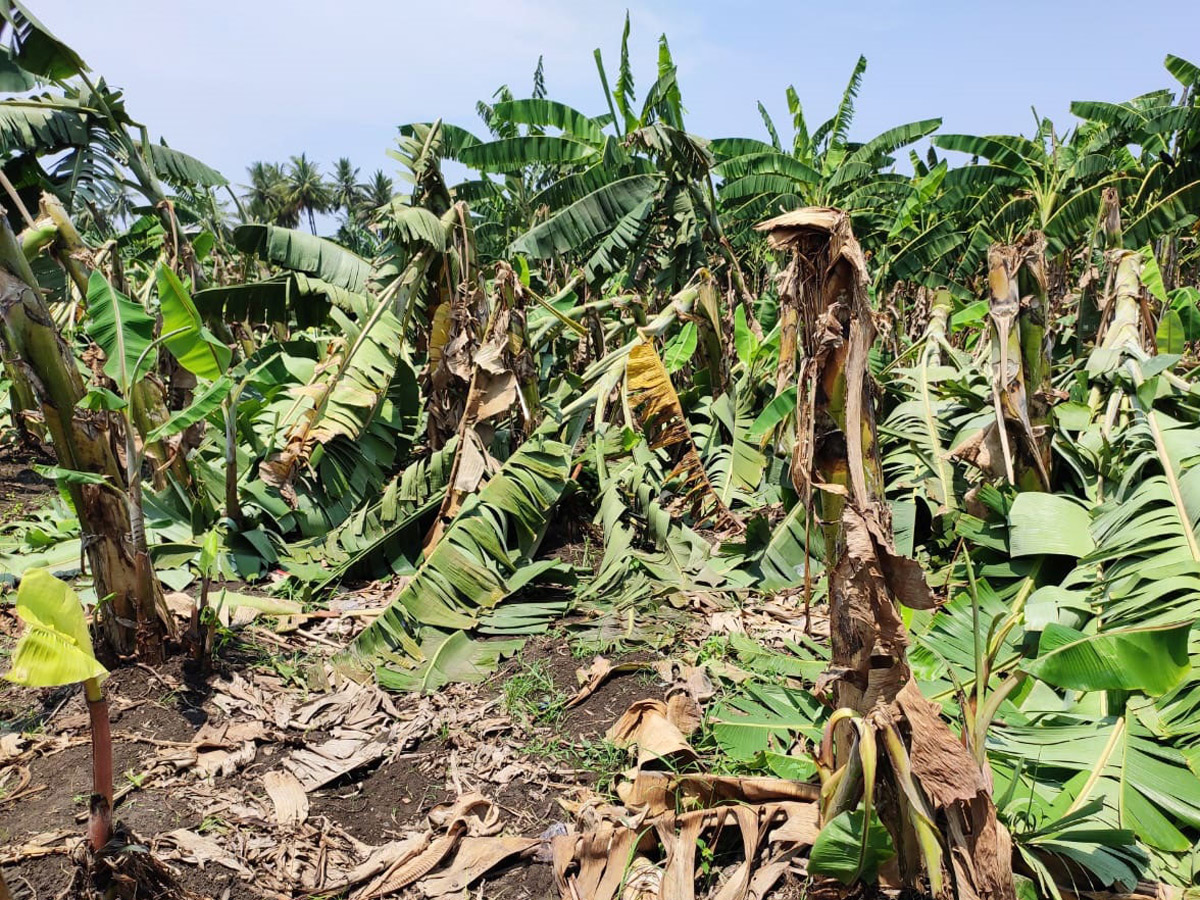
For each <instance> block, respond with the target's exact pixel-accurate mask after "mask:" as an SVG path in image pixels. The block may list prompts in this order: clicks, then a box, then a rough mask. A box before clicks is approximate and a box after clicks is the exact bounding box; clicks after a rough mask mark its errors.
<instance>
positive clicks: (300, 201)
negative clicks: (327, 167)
mask: <svg viewBox="0 0 1200 900" xmlns="http://www.w3.org/2000/svg"><path fill="white" fill-rule="evenodd" d="M284 183H285V190H284V197H285V199H286V203H287V207H288V208H290V209H295V211H296V214H297V215H299V216H302V217H305V218H307V219H308V228H309V231H311V232H312V233H313V234H316V233H317V213H325V212H329V211H330V210H331V209H333V208H334V193H333V190H332V189H331V188H330V185H329V183H328V182H326V181H325V178H324V177H323V176H322V175H321V169H320V167H319V166H318V165H317V164H316V163H314V162H313V161H312V160H310V159H309V158H308V157H307V156H306V155H305V154H303V153H301V154H300V155H299V156H293V157H292V160H291V162H290V163H289V164H288V166H287V168H286V170H285V172H284Z"/></svg>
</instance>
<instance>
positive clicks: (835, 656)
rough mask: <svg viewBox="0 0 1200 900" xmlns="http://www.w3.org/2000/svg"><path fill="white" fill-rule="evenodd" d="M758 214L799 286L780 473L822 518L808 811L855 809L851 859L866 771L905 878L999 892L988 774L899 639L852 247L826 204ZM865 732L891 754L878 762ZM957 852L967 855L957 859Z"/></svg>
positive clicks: (910, 580)
mask: <svg viewBox="0 0 1200 900" xmlns="http://www.w3.org/2000/svg"><path fill="white" fill-rule="evenodd" d="M758 227H759V228H760V229H761V230H763V231H765V232H766V233H767V234H768V236H769V239H770V240H771V242H772V245H773V246H774V247H776V248H778V249H779V250H782V251H785V252H788V253H790V254H792V256H793V262H792V266H793V268H794V270H795V271H796V272H797V276H796V277H795V278H793V279H792V280H791V282H790V283H791V284H793V285H795V287H794V288H793V289H795V290H802V291H803V302H802V305H800V304H798V308H800V309H802V310H803V315H802V317H801V320H800V327H801V329H802V331H801V337H802V343H803V347H804V350H805V358H804V361H803V364H802V366H801V369H800V371H799V373H798V376H797V389H798V393H797V397H798V400H797V415H796V419H797V433H796V440H795V447H794V450H793V455H792V470H791V474H792V479H793V481H794V484H795V488H796V491H797V493H798V494H799V495H800V497H801V499H802V501H803V502H804V503H805V504H806V505H809V508H810V509H814V510H816V511H817V512H816V514H818V515H819V517H820V521H821V522H822V523H823V526H822V527H823V531H824V535H823V537H824V546H825V553H826V559H825V567H826V570H827V571H828V573H829V603H830V607H829V620H830V643H831V650H832V652H831V657H830V663H831V668H830V675H829V678H828V679H827V680H828V682H830V684H829V687H828V688H826V690H829V689H832V690H831V693H832V699H833V704H834V706H835V708H836V710H837V711H836V712H835V713H834V714H833V716H832V717H831V718H830V724H829V725H828V726H827V738H826V741H825V749H824V750H823V752H822V757H821V767H820V768H821V771H822V773H823V785H822V798H823V799H822V809H821V818H822V822H823V824H824V827H825V828H830V827H831V826H832V825H833V823H834V822H837V821H839V819H838V817H839V816H841V815H842V814H844V813H851V812H854V811H856V810H859V809H861V812H862V816H861V820H860V821H861V827H862V845H861V854H862V855H861V857H860V863H861V864H863V865H865V861H866V859H867V852H868V849H869V847H870V828H869V822H870V818H871V814H872V812H873V809H874V803H873V798H874V795H875V791H876V781H877V780H878V781H879V782H880V784H881V785H886V788H881V789H886V790H887V791H889V792H890V795H891V796H892V797H894V798H895V805H894V807H892V808H891V809H888V810H880V812H881V814H882V815H883V821H884V825H885V826H886V827H887V829H888V832H889V833H890V834H891V836H892V840H893V842H894V844H895V846H896V849H897V855H898V861H899V865H900V874H901V877H902V878H903V879H904V881H905V883H906V884H909V885H915V884H916V883H917V880H918V879H919V878H921V877H922V876H923V877H924V878H925V879H927V884H928V887H929V890H930V891H931V892H932V893H933V894H934V896H942V895H949V892H950V891H951V890H954V891H956V892H959V893H962V892H981V893H984V894H995V895H996V896H1002V897H1003V896H1007V897H1013V896H1015V888H1014V886H1013V882H1012V869H1011V864H1010V862H1009V859H1008V857H1007V842H1006V841H1005V840H1003V839H1002V837H1001V829H1002V827H1003V826H1001V825H1000V824H999V823H998V822H997V820H996V811H995V806H994V804H993V801H992V796H991V789H990V785H989V779H988V778H987V776H986V774H985V772H984V770H983V769H982V768H981V766H980V764H979V762H978V761H977V760H976V759H974V758H973V757H972V756H971V755H970V754H969V753H968V752H967V751H966V750H965V748H964V747H963V745H962V744H961V743H960V742H959V740H958V739H957V738H956V737H955V736H954V735H953V734H952V733H951V732H950V730H949V728H948V727H947V726H946V724H945V722H944V721H943V720H942V719H941V718H940V715H939V713H940V710H939V708H938V707H937V706H935V705H934V704H931V703H930V702H929V701H928V700H926V699H925V698H924V697H923V696H922V695H921V692H920V690H919V689H918V687H917V685H916V683H915V681H913V680H912V672H911V669H910V666H909V663H908V659H907V654H906V652H905V648H906V645H907V643H908V640H907V635H906V629H905V626H904V623H903V620H902V618H901V616H900V613H899V609H898V603H903V604H905V605H907V606H909V607H910V608H915V609H918V610H920V609H929V608H931V607H932V606H933V601H932V597H931V595H930V593H929V588H928V585H927V584H926V581H925V576H924V573H923V572H922V570H921V568H920V566H919V565H918V564H917V563H916V562H915V561H913V560H911V559H906V558H904V557H902V556H900V555H899V554H898V553H897V552H896V551H895V549H894V547H893V544H892V534H891V528H890V515H889V514H888V510H887V506H886V505H885V503H884V495H883V473H882V469H881V465H880V458H879V449H878V438H877V433H876V424H875V415H876V413H875V409H874V406H873V403H872V401H871V392H870V386H869V382H868V378H867V357H868V352H869V348H870V346H871V344H872V341H873V338H874V325H873V320H872V318H871V311H870V307H869V305H868V299H867V295H868V285H869V280H868V276H867V269H866V260H865V258H864V256H863V253H862V249H861V248H860V246H859V244H858V242H857V241H856V240H855V239H854V235H853V232H852V230H851V227H850V220H849V216H848V215H847V214H846V213H844V212H841V211H839V210H832V209H825V208H815V209H802V210H798V211H796V212H794V213H790V214H785V215H783V216H779V217H777V218H775V219H771V220H768V221H767V222H764V223H762V224H761V225H760V226H758ZM900 723H904V724H903V726H901V725H900ZM901 728H903V731H904V732H905V734H902V733H901V730H900V729H901ZM880 743H882V744H883V746H884V748H885V752H886V754H887V757H888V759H889V761H890V766H889V767H886V768H879V769H877V767H876V762H877V760H878V757H879V753H878V749H879V744H880ZM935 748H936V749H935ZM964 857H969V858H971V859H972V860H973V861H974V864H973V865H972V866H970V867H967V866H964V865H963V863H962V859H963V858H964ZM952 883H953V884H954V885H956V887H955V888H953V889H952V888H950V885H951V884H952Z"/></svg>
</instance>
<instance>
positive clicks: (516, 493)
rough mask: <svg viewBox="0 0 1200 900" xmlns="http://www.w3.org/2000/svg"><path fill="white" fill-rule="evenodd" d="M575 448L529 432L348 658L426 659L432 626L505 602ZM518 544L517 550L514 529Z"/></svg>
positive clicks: (476, 618)
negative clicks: (511, 540)
mask: <svg viewBox="0 0 1200 900" xmlns="http://www.w3.org/2000/svg"><path fill="white" fill-rule="evenodd" d="M569 461H570V448H569V447H568V446H567V445H565V444H562V443H559V442H558V441H557V440H553V439H552V438H550V437H547V436H545V435H544V434H537V435H534V436H533V437H531V438H529V439H528V440H527V441H525V443H524V444H522V445H521V446H520V447H519V448H518V449H517V451H516V452H515V453H514V454H513V455H512V456H511V457H509V458H508V459H507V460H506V461H505V463H504V465H503V466H502V467H501V468H500V471H499V472H497V473H496V474H495V475H493V476H492V478H491V479H490V480H489V481H488V483H487V484H486V485H484V487H483V489H482V490H481V491H480V492H479V493H477V494H473V495H471V496H470V497H468V498H467V500H466V501H465V503H464V504H463V508H462V511H461V512H460V513H459V514H458V515H457V516H456V517H455V518H454V520H453V522H451V523H450V526H449V527H448V528H447V529H446V532H445V534H444V535H443V537H442V539H441V540H440V541H439V542H438V543H437V545H436V546H435V547H434V549H433V551H432V552H431V553H430V554H429V556H428V558H426V559H425V561H424V562H423V563H422V564H421V567H420V568H419V569H418V570H417V572H416V574H415V575H413V577H412V580H411V581H409V583H408V584H407V585H405V586H404V588H403V589H401V591H400V593H399V594H398V595H397V596H396V598H395V599H394V600H393V601H392V603H391V604H390V605H389V606H388V608H387V609H386V610H385V611H384V612H383V614H382V615H380V616H379V618H378V619H376V620H375V621H374V622H373V623H372V624H371V625H370V626H368V627H367V629H366V630H364V631H363V633H362V634H360V635H359V636H358V638H356V639H355V641H354V642H353V643H352V644H351V645H350V647H349V648H348V650H347V653H346V655H345V657H344V658H345V660H346V661H347V662H349V663H351V664H353V663H354V662H355V661H357V663H358V664H360V665H361V664H363V663H366V664H371V663H375V662H379V661H382V660H390V661H391V662H393V663H396V664H400V665H401V667H402V668H403V667H404V664H405V663H406V662H407V664H408V666H409V667H412V664H413V663H414V662H418V663H419V661H420V660H421V659H422V658H423V656H424V655H423V654H422V653H421V652H420V649H419V648H420V642H421V639H422V635H423V631H424V630H425V629H426V628H427V627H432V628H437V629H449V630H458V631H465V630H469V629H472V628H474V627H475V626H476V625H477V624H478V623H479V622H480V620H481V619H482V618H483V617H484V616H486V615H487V614H488V613H489V612H490V611H491V610H492V609H494V608H495V607H496V606H497V605H498V604H499V603H501V602H502V601H503V600H504V599H505V598H506V597H507V596H508V595H509V594H510V593H511V584H512V583H513V581H514V579H516V578H517V576H518V574H519V572H520V570H521V569H522V567H523V566H525V565H527V564H528V563H529V554H531V553H532V551H533V550H534V549H535V547H536V545H537V542H538V540H539V539H540V536H541V534H542V533H543V531H544V529H545V527H546V523H547V521H548V517H549V515H550V512H551V510H552V509H553V508H554V505H555V504H556V503H557V501H558V498H559V497H560V496H561V495H562V492H563V490H564V489H565V487H566V484H567V476H568V471H569V468H568V464H569ZM510 532H511V533H515V534H516V536H517V546H516V548H515V549H513V550H510V549H509V547H508V540H507V539H508V535H509V534H510Z"/></svg>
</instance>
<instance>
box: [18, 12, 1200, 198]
mask: <svg viewBox="0 0 1200 900" xmlns="http://www.w3.org/2000/svg"><path fill="white" fill-rule="evenodd" d="M32 6H33V8H34V11H35V12H36V13H37V14H38V16H39V17H41V18H42V20H43V22H44V23H45V24H46V25H47V27H49V28H50V29H51V30H52V31H54V32H55V33H56V34H58V35H59V36H60V37H62V38H63V39H64V40H66V41H67V42H68V43H70V44H71V45H72V46H74V47H75V48H76V49H77V50H78V51H79V52H80V53H81V54H82V55H83V57H84V59H85V60H86V61H87V62H88V64H89V65H90V66H91V67H92V69H93V70H94V71H95V72H97V73H99V74H101V75H103V76H104V77H106V78H107V79H108V80H109V82H110V83H111V84H114V85H117V86H120V87H123V88H125V90H126V92H127V108H128V110H129V111H130V113H131V114H132V115H133V116H134V117H135V118H136V119H138V120H139V121H141V122H143V123H145V124H147V125H148V126H149V127H150V128H151V131H152V133H153V134H154V135H159V134H161V135H163V136H165V137H166V138H167V140H168V141H169V142H170V143H171V144H172V145H173V146H175V147H177V148H179V149H181V150H185V151H187V152H189V153H192V154H194V155H196V156H199V157H200V158H201V159H203V160H205V161H206V162H208V163H209V164H210V165H213V166H216V167H217V168H219V169H220V170H221V171H222V172H224V173H225V175H226V177H228V178H229V179H230V180H231V181H233V182H235V183H237V184H241V183H244V182H245V180H246V179H245V167H246V166H247V165H248V164H249V163H250V162H251V161H253V160H256V159H264V160H283V159H286V158H287V157H288V156H289V155H291V154H295V153H299V152H300V151H302V150H303V151H305V152H307V153H308V154H309V155H310V157H313V158H315V159H317V160H318V161H319V162H321V163H322V164H324V165H325V166H328V165H329V164H330V163H331V162H332V161H333V160H334V159H335V158H336V157H338V156H343V155H345V156H349V157H350V158H351V159H352V160H354V163H355V165H357V166H359V167H361V168H362V169H363V171H364V174H365V173H366V172H368V171H370V170H373V169H375V168H383V169H384V170H385V171H386V172H388V173H389V174H393V172H394V170H395V168H396V164H395V163H394V162H393V161H392V160H390V159H389V158H388V157H387V156H386V150H387V149H388V148H389V147H391V146H392V143H393V138H394V135H395V128H396V126H397V125H399V124H401V123H404V122H411V121H424V120H432V119H434V118H437V117H439V116H440V117H443V118H444V119H446V120H447V121H453V122H456V123H458V124H462V125H464V126H466V127H469V128H471V129H473V130H475V129H477V128H478V125H479V123H478V119H477V118H476V117H475V112H474V104H475V101H476V100H478V99H482V98H486V97H488V96H490V95H491V93H492V92H493V91H494V90H495V89H496V87H497V86H499V85H500V84H503V83H507V84H509V85H511V86H512V88H513V90H514V92H515V93H516V94H517V96H527V95H528V93H529V91H530V88H531V83H532V72H533V68H534V65H535V63H536V61H537V57H538V55H539V54H543V55H544V56H545V67H546V81H547V86H548V88H549V93H550V95H551V96H552V97H554V98H556V99H561V100H564V101H566V102H569V103H571V104H572V105H575V106H578V107H579V108H581V109H582V110H583V111H585V112H588V113H592V114H598V113H600V112H602V111H604V109H605V106H604V99H603V95H602V93H601V91H600V88H599V83H598V80H597V76H596V69H595V64H594V62H593V59H592V51H593V49H594V48H596V47H600V48H601V49H602V50H603V52H604V56H605V62H606V64H607V68H608V71H609V77H610V79H611V78H613V77H615V69H616V64H617V59H618V52H619V48H620V37H621V25H622V19H623V16H624V13H625V9H626V7H627V6H628V8H629V9H630V13H631V17H632V28H633V31H632V38H631V50H632V56H633V61H634V66H635V76H636V83H637V86H638V88H639V89H640V90H639V92H638V96H639V98H640V97H641V96H642V93H643V92H644V90H645V89H646V87H648V86H649V84H650V83H651V81H652V80H653V78H654V67H655V60H656V41H657V39H658V36H659V34H661V33H663V32H664V31H665V32H666V34H667V36H668V39H669V41H670V44H671V49H672V51H673V53H674V57H675V61H676V64H677V65H678V67H679V78H680V84H681V86H682V90H683V100H684V105H685V107H686V109H687V111H688V115H687V126H688V128H689V130H690V131H693V132H695V133H697V134H701V135H704V136H706V137H722V136H727V135H745V136H752V137H760V138H762V137H765V132H764V130H763V127H762V124H761V121H760V119H759V116H758V112H757V109H756V106H755V102H756V101H757V100H762V101H763V102H764V103H765V104H766V105H767V107H768V109H769V110H770V111H771V113H772V115H773V116H774V117H775V120H776V123H777V124H778V125H779V127H780V129H781V131H783V132H784V134H785V140H786V135H787V133H788V132H787V130H786V126H787V122H786V105H785V101H784V89H785V88H786V86H787V85H788V84H794V85H795V86H796V89H797V90H798V92H799V94H800V98H801V100H802V102H803V104H804V107H805V110H806V112H807V113H808V119H809V122H810V124H811V123H816V122H820V121H822V120H823V119H825V118H826V117H828V116H829V115H830V114H831V113H832V111H833V109H834V107H835V105H836V103H837V101H838V98H839V97H840V95H841V92H842V90H843V89H844V87H845V83H846V79H847V77H848V76H849V73H850V71H851V69H852V67H853V65H854V62H855V60H856V59H857V57H858V54H859V53H862V54H865V55H866V56H867V58H868V60H869V63H870V64H869V67H868V70H867V75H866V80H865V83H864V86H863V90H862V93H861V94H860V96H859V101H858V104H857V112H858V115H857V118H856V120H855V127H854V129H853V131H852V136H853V137H856V138H860V139H865V138H867V137H870V136H872V135H874V134H875V133H877V132H879V131H881V130H883V129H884V128H887V127H889V126H892V125H896V124H900V123H902V122H907V121H911V120H915V119H921V118H926V117H933V116H938V115H940V116H942V117H943V118H944V120H945V122H944V124H943V127H942V130H943V131H961V132H970V133H987V132H998V131H1004V132H1020V131H1025V132H1028V131H1029V130H1030V128H1031V126H1032V123H1033V116H1032V113H1031V112H1030V107H1031V105H1032V106H1036V107H1037V110H1038V112H1039V113H1041V114H1043V115H1050V116H1052V117H1053V118H1055V120H1056V121H1061V122H1063V123H1064V124H1067V123H1069V122H1070V117H1069V115H1068V105H1069V103H1070V101H1071V100H1077V99H1100V100H1114V101H1115V100H1123V99H1127V98H1129V97H1131V96H1134V95H1136V94H1138V93H1142V92H1145V91H1148V90H1152V89H1154V88H1159V87H1165V86H1168V85H1173V84H1174V82H1173V81H1172V79H1171V78H1170V76H1169V75H1168V74H1167V72H1166V71H1165V70H1164V69H1163V68H1162V59H1163V57H1164V55H1165V54H1167V53H1174V54H1176V55H1179V56H1184V57H1186V58H1188V59H1192V60H1193V61H1200V3H1196V2H1185V0H1179V2H1162V0H1142V2H1140V3H1137V4H1124V3H1122V4H1118V3H1115V2H1112V0H1093V2H1075V0H1071V2H1058V0H1042V2H1037V3H1034V2H1026V0H1016V2H1010V3H1007V4H1005V3H990V4H984V3H978V2H970V0H961V2H957V3H953V2H940V0H926V2H922V3H905V2H899V0H860V2H852V0H851V2H846V0H842V2H833V3H829V2H826V3H814V2H808V0H792V2H760V3H752V2H744V0H743V2H742V3H740V4H739V3H716V2H711V0H694V2H674V0H655V2H643V3H637V4H634V5H630V4H628V3H625V2H608V0H588V2H586V3H585V2H578V0H571V2H551V0H458V2H445V0H443V2H432V3H430V2H424V3H419V4H418V3H404V2H388V0H340V2H337V3H329V2H327V0H325V2H316V0H241V2H237V3H230V2H218V3H214V2H211V0H167V2H152V0H104V2H99V0H34V2H33V4H32Z"/></svg>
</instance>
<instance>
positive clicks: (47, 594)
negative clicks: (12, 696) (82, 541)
mask: <svg viewBox="0 0 1200 900" xmlns="http://www.w3.org/2000/svg"><path fill="white" fill-rule="evenodd" d="M16 610H17V616H18V617H20V619H21V621H23V622H24V623H25V625H26V631H25V633H24V634H23V635H22V636H21V639H20V640H19V641H18V642H17V646H16V649H15V650H13V660H12V668H11V669H10V670H9V671H8V672H7V673H6V674H5V676H4V677H5V678H7V679H8V680H9V681H13V682H16V683H17V684H23V685H25V686H27V687H56V686H58V685H63V684H76V683H78V682H80V681H86V680H87V679H89V678H102V677H104V676H105V675H107V674H108V670H107V669H105V668H104V666H102V665H101V664H100V663H99V662H98V661H97V660H96V656H95V654H94V653H93V652H92V639H91V635H89V634H88V628H87V620H86V619H85V618H84V614H83V606H82V604H81V603H80V602H79V597H78V596H77V595H76V594H75V592H74V591H73V590H71V586H70V585H69V584H67V583H66V582H65V581H60V580H59V579H57V578H55V577H54V576H53V575H51V574H50V573H49V572H48V571H47V570H45V569H31V570H30V571H28V572H26V573H25V575H24V577H23V578H22V579H21V587H20V589H19V590H18V591H17V606H16Z"/></svg>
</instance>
